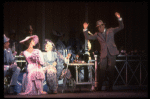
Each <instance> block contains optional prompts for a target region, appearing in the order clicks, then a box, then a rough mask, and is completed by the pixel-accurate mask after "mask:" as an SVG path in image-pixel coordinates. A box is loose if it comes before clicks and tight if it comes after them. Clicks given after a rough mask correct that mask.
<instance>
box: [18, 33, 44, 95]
mask: <svg viewBox="0 0 150 99" xmlns="http://www.w3.org/2000/svg"><path fill="white" fill-rule="evenodd" d="M38 42H39V39H38V36H37V35H33V36H28V37H26V38H25V39H24V40H22V41H20V43H23V44H24V45H26V47H27V49H26V50H25V51H24V52H23V55H24V56H25V57H26V60H27V62H28V66H27V73H25V74H24V75H23V80H22V92H21V93H19V95H41V94H46V92H44V91H43V81H44V79H45V74H44V72H43V69H42V67H41V65H43V64H44V59H43V55H42V52H41V51H40V50H39V49H33V46H35V45H36V44H37V43H38Z"/></svg>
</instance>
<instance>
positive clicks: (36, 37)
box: [20, 35, 39, 45]
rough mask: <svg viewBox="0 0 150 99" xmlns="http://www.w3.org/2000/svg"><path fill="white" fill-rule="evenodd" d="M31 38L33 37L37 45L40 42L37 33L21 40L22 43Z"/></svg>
mask: <svg viewBox="0 0 150 99" xmlns="http://www.w3.org/2000/svg"><path fill="white" fill-rule="evenodd" d="M30 38H33V40H34V42H35V45H36V44H37V43H38V42H39V38H38V36H37V35H32V36H27V37H26V38H25V39H23V40H21V41H20V43H24V42H25V41H27V40H29V39H30Z"/></svg>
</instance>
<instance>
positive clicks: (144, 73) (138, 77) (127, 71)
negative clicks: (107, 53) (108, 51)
mask: <svg viewBox="0 0 150 99" xmlns="http://www.w3.org/2000/svg"><path fill="white" fill-rule="evenodd" d="M115 69H116V72H115V75H116V76H115V81H114V84H113V85H114V86H115V85H126V86H127V85H139V86H141V85H148V80H147V79H148V63H147V56H145V55H118V56H117V58H116V66H115ZM121 81H122V83H121Z"/></svg>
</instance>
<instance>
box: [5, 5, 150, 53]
mask: <svg viewBox="0 0 150 99" xmlns="http://www.w3.org/2000/svg"><path fill="white" fill-rule="evenodd" d="M85 3H87V4H88V23H89V30H90V31H91V32H92V33H94V32H95V31H96V28H95V26H96V21H97V20H100V19H101V20H103V22H104V23H106V27H107V28H110V27H117V26H118V21H117V18H116V17H115V15H114V13H115V12H119V13H120V15H121V17H122V18H123V21H124V29H123V30H121V31H120V32H118V33H117V34H116V35H115V42H116V45H117V47H118V49H120V48H121V47H124V49H126V50H127V51H130V50H134V49H138V50H147V48H148V3H147V2H120V3H119V2H116V3H115V2H45V18H44V19H45V38H48V39H51V40H52V41H54V42H56V41H57V39H58V38H57V37H56V36H54V35H53V34H52V30H57V31H59V32H63V33H65V34H66V35H65V42H66V43H67V41H68V40H69V38H71V37H77V38H79V39H80V40H81V41H82V43H84V35H83V32H82V30H83V23H84V22H85ZM3 8H4V9H3V18H4V20H3V24H4V33H5V34H6V36H8V37H9V34H8V31H10V30H11V29H15V30H16V33H17V40H19V41H20V40H22V39H23V38H25V35H26V33H25V28H26V27H27V26H28V25H32V27H33V34H36V35H38V36H39V39H40V44H41V49H42V35H43V33H42V24H43V21H42V18H43V17H42V15H43V9H42V8H43V2H5V3H3ZM91 42H92V50H93V51H94V50H99V49H100V46H99V44H98V41H91Z"/></svg>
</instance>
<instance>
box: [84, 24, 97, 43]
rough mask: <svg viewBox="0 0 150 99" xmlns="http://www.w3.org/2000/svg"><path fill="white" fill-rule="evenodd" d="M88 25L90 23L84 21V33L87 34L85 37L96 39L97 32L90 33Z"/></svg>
mask: <svg viewBox="0 0 150 99" xmlns="http://www.w3.org/2000/svg"><path fill="white" fill-rule="evenodd" d="M88 25H89V24H87V23H86V22H84V23H83V28H84V29H83V33H84V36H85V39H87V40H88V39H89V40H95V39H96V36H97V35H96V34H94V35H88V29H87V27H88Z"/></svg>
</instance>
